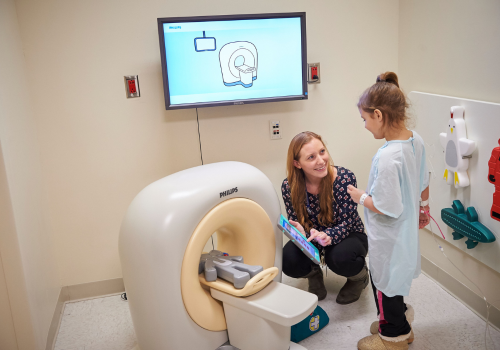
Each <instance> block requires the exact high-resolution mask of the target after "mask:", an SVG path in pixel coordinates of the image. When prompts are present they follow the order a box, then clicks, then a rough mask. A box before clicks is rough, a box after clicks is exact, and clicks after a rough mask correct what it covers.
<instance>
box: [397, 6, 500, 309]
mask: <svg viewBox="0 0 500 350" xmlns="http://www.w3.org/2000/svg"><path fill="white" fill-rule="evenodd" d="M499 38H500V2H499V1H498V0H480V1H468V0H455V1H435V0H411V1H409V0H403V1H400V8H399V73H400V81H401V83H402V87H403V88H404V89H405V90H406V91H407V92H410V91H421V92H428V93H434V94H440V95H448V96H454V97H461V98H468V99H475V100H480V101H488V102H496V103H499V102H500V68H499V64H498V62H499V60H498V58H499V57H500V40H499ZM498 129H499V130H500V128H498ZM499 135H500V134H499ZM431 193H432V188H431ZM431 205H432V203H431ZM498 233H499V232H497V234H498ZM499 238H500V237H498V236H497V239H499ZM439 240H440V241H441V244H442V245H443V247H444V249H445V250H446V252H447V255H448V256H449V257H450V258H451V259H452V261H453V262H454V263H455V264H456V265H457V266H458V267H459V268H460V269H461V270H462V271H464V273H465V274H466V275H467V276H469V277H470V278H471V279H472V280H473V281H474V283H476V284H477V285H478V286H479V287H480V288H481V289H482V290H483V292H484V293H485V294H486V297H487V298H488V300H489V302H491V303H492V304H493V305H494V306H495V307H497V308H500V294H499V293H498V291H499V290H500V274H499V273H497V272H496V271H494V270H493V269H491V268H489V267H487V266H485V265H484V264H482V263H481V262H479V261H478V260H476V259H475V258H473V257H471V256H469V255H468V254H467V253H466V252H463V251H462V250H460V249H458V248H456V247H455V246H453V245H452V244H448V242H444V241H442V240H441V239H439ZM420 242H421V244H422V255H423V256H425V257H426V258H427V259H429V260H430V261H432V262H433V263H434V264H436V265H437V266H438V267H440V268H441V269H443V270H444V271H446V272H447V273H448V274H450V275H451V276H453V277H454V278H455V279H457V280H458V281H460V282H462V283H464V284H465V285H467V286H469V288H471V289H472V290H473V291H475V292H476V293H479V292H478V291H477V290H476V288H474V286H472V285H471V283H470V282H469V281H467V280H466V279H465V278H464V277H463V276H462V275H461V274H460V273H459V272H458V271H457V270H456V269H455V268H454V267H453V266H452V265H451V264H450V263H449V262H448V260H446V258H445V257H444V256H443V255H442V254H441V252H440V251H439V249H438V248H437V247H436V244H435V243H434V240H433V239H432V236H431V235H430V233H429V232H428V231H427V230H421V241H420Z"/></svg>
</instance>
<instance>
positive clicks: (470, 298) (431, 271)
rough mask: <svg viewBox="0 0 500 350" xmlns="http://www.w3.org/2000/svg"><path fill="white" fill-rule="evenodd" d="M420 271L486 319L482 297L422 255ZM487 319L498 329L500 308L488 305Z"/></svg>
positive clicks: (499, 327)
mask: <svg viewBox="0 0 500 350" xmlns="http://www.w3.org/2000/svg"><path fill="white" fill-rule="evenodd" d="M422 272H423V273H424V274H425V275H426V276H427V277H429V278H430V279H432V280H433V281H434V282H436V283H437V284H438V285H439V286H441V288H443V289H444V290H446V291H447V292H448V293H450V294H451V295H452V296H453V297H455V298H456V299H458V300H460V302H462V304H464V305H465V306H467V307H468V308H469V309H470V310H471V311H472V312H474V313H475V314H476V315H478V316H479V317H481V318H482V319H483V320H485V321H486V305H485V302H484V299H483V298H482V297H480V296H479V295H477V294H476V293H474V292H473V291H472V290H470V289H469V288H468V287H467V286H466V285H464V284H463V283H461V282H459V281H457V280H456V279H455V278H453V277H452V276H451V275H449V274H448V273H447V272H446V271H444V270H442V269H441V268H440V267H438V266H437V265H436V264H434V263H433V262H432V261H430V260H429V259H427V258H425V257H424V256H422ZM489 321H490V325H491V326H493V327H494V328H496V329H497V330H500V310H498V309H497V308H495V307H494V306H492V305H491V306H490V317H489Z"/></svg>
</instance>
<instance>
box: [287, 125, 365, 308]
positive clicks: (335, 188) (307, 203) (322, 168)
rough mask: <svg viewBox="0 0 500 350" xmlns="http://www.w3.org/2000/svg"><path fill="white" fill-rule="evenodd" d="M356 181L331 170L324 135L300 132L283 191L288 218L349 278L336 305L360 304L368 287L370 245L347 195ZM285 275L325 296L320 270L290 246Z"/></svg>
mask: <svg viewBox="0 0 500 350" xmlns="http://www.w3.org/2000/svg"><path fill="white" fill-rule="evenodd" d="M348 185H353V186H356V177H355V176H354V174H353V173H352V172H351V171H349V170H348V169H346V168H343V167H341V166H333V161H332V159H331V158H330V155H329V153H328V150H327V149H326V147H325V144H324V143H323V141H322V139H321V136H319V135H317V134H315V133H313V132H302V133H300V134H298V135H297V136H295V137H294V138H293V140H292V142H291V143H290V146H289V148H288V156H287V178H286V179H285V180H284V181H283V185H282V186H281V192H282V195H283V201H284V202H285V206H286V211H287V214H288V219H289V221H290V223H291V224H292V225H294V226H295V227H296V228H297V229H298V230H299V231H300V232H301V233H303V234H304V235H305V236H306V237H308V238H309V240H310V241H312V243H313V244H314V245H315V246H316V247H317V248H318V250H319V251H320V254H321V255H324V260H325V263H326V265H327V266H328V268H330V270H332V271H333V272H335V273H336V274H338V275H341V276H344V277H347V282H346V284H345V285H344V286H343V287H342V289H341V290H340V292H339V294H338V295H337V303H339V304H349V303H352V302H355V301H356V300H358V299H359V296H360V295H361V292H362V291H363V289H364V288H365V287H366V286H367V285H368V269H367V268H366V264H365V257H366V254H367V252H368V241H367V237H366V234H365V233H364V226H363V222H362V221H361V218H360V217H359V215H358V211H357V204H356V203H355V202H353V201H352V200H351V196H349V195H348V194H347V186H348ZM283 272H284V273H285V274H286V275H287V276H290V277H293V278H307V279H308V280H309V292H311V293H314V294H316V295H317V296H318V299H319V300H322V299H324V298H325V297H326V288H325V284H324V281H323V272H322V271H321V268H320V267H319V266H318V265H316V264H315V263H313V262H312V261H311V260H310V259H309V258H308V257H307V256H306V255H305V254H303V253H302V252H301V251H300V250H299V248H297V246H296V245H295V244H293V243H292V242H288V243H287V244H286V245H285V247H284V248H283Z"/></svg>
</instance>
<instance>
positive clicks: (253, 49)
mask: <svg viewBox="0 0 500 350" xmlns="http://www.w3.org/2000/svg"><path fill="white" fill-rule="evenodd" d="M305 25H306V23H305V13H281V14H260V15H231V16H211V17H183V18H159V19H158V30H159V37H160V52H161V60H162V71H163V87H164V93H165V106H166V108H167V109H178V108H197V107H211V106H222V105H234V104H247V103H256V102H271V101H286V100H299V99H307V71H306V66H307V54H306V33H305Z"/></svg>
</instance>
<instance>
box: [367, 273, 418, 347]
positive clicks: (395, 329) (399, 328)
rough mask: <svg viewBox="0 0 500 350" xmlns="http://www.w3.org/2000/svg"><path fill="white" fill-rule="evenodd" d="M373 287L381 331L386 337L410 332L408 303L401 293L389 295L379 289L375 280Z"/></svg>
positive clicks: (379, 329)
mask: <svg viewBox="0 0 500 350" xmlns="http://www.w3.org/2000/svg"><path fill="white" fill-rule="evenodd" d="M370 281H371V276H370ZM372 289H373V296H374V297H375V305H377V313H378V315H379V320H380V321H379V328H378V331H379V333H380V334H382V335H383V336H385V337H398V336H400V335H405V334H408V333H410V331H411V327H410V324H409V323H408V321H407V320H406V316H405V312H406V304H405V302H404V300H403V297H402V296H401V295H396V296H393V297H388V296H386V295H385V294H384V293H382V292H381V291H379V290H377V288H376V287H375V285H374V284H373V282H372Z"/></svg>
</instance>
